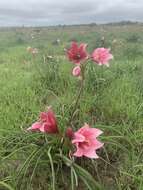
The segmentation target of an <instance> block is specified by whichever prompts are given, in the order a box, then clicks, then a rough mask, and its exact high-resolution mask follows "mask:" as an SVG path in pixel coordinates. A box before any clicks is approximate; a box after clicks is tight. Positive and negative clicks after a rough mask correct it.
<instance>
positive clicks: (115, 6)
mask: <svg viewBox="0 0 143 190" xmlns="http://www.w3.org/2000/svg"><path fill="white" fill-rule="evenodd" d="M121 20H132V21H143V0H0V26H7V25H8V26H14V25H16V26H17V25H20V26H21V25H27V26H30V25H34V26H38V25H57V24H82V23H91V22H96V23H106V22H114V21H121Z"/></svg>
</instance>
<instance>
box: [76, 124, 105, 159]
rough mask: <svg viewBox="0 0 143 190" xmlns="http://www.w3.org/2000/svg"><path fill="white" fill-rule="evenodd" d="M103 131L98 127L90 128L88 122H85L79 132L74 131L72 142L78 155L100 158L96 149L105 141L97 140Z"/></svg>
mask: <svg viewBox="0 0 143 190" xmlns="http://www.w3.org/2000/svg"><path fill="white" fill-rule="evenodd" d="M101 134H102V131H101V130H99V129H96V128H90V126H89V125H88V124H86V123H85V124H84V126H83V127H82V128H80V129H79V130H78V131H77V132H75V133H74V138H73V140H72V143H73V144H74V145H75V146H76V149H77V150H76V152H75V153H74V154H73V155H74V156H76V157H82V156H86V157H88V158H98V155H97V154H96V150H97V149H99V148H101V147H102V146H103V143H101V142H100V141H98V140H97V137H98V136H99V135H101Z"/></svg>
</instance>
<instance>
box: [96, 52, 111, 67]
mask: <svg viewBox="0 0 143 190" xmlns="http://www.w3.org/2000/svg"><path fill="white" fill-rule="evenodd" d="M92 59H93V61H95V62H96V63H97V64H99V65H106V66H109V63H108V62H109V61H110V60H111V59H113V55H112V54H111V53H110V49H107V48H97V49H95V50H94V51H93V53H92Z"/></svg>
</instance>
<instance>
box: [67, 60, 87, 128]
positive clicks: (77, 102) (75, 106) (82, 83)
mask: <svg viewBox="0 0 143 190" xmlns="http://www.w3.org/2000/svg"><path fill="white" fill-rule="evenodd" d="M85 66H86V65H85V63H84V64H81V81H80V89H79V91H78V94H77V98H76V100H75V103H74V107H73V110H72V113H71V117H70V119H69V125H71V122H72V120H73V118H74V113H75V111H76V110H77V107H78V105H79V101H80V98H81V95H82V92H83V88H84V80H85Z"/></svg>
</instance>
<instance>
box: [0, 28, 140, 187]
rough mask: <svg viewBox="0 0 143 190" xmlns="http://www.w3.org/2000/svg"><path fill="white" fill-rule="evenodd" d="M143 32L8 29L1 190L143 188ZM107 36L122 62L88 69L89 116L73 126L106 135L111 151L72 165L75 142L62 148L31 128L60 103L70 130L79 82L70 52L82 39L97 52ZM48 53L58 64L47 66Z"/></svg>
mask: <svg viewBox="0 0 143 190" xmlns="http://www.w3.org/2000/svg"><path fill="white" fill-rule="evenodd" d="M129 31H130V34H129ZM141 31H142V26H140V25H133V26H126V27H122V26H120V27H119V26H116V27H115V26H110V27H109V26H94V27H93V26H92V27H91V26H79V27H74V26H73V27H65V28H62V27H59V28H50V29H48V28H40V29H39V30H38V31H37V30H36V29H35V28H26V29H25V28H13V29H1V30H0V34H1V37H0V44H1V46H0V87H1V90H0V113H1V114H0V181H1V182H0V188H2V189H4V188H5V189H10V190H11V189H16V190H23V189H26V190H32V189H34V190H36V189H37V190H40V189H41V190H45V189H49V190H51V189H52V190H54V189H59V190H60V189H61V190H63V189H72V190H74V189H79V190H80V189H85V190H86V189H89V190H90V189H91V190H95V189H96V188H97V189H99V190H101V189H105V190H106V189H107V190H109V189H110V190H112V189H113V190H116V189H117V190H123V189H125V190H142V189H143V180H142V179H143V151H142V145H143V140H142V139H143V129H142V124H143V117H142V116H143V100H142V97H143V87H142V82H143V79H142V71H143V65H142V56H143V45H142V43H141V41H142V40H143V39H142V33H141ZM31 34H34V39H32V38H31ZM102 36H105V42H106V43H105V45H106V46H107V47H111V48H112V51H113V54H114V61H113V62H112V63H111V66H110V67H109V68H106V67H98V66H97V65H91V63H89V64H88V66H87V73H86V83H85V91H84V94H83V95H82V97H81V103H80V109H81V110H82V111H80V112H79V110H77V117H76V119H75V120H74V121H73V124H74V125H75V126H76V127H77V128H78V127H81V126H82V125H83V123H84V122H88V123H90V124H91V125H92V126H95V127H98V128H100V129H102V130H103V131H104V134H103V135H102V137H101V139H102V141H103V142H104V143H105V146H104V148H103V149H102V150H101V151H100V152H99V155H100V156H101V158H100V159H98V160H95V161H94V160H88V159H79V160H78V159H77V160H76V161H75V162H72V161H71V160H70V159H69V158H68V149H67V146H69V142H66V143H67V144H66V145H65V146H64V147H62V149H61V147H60V139H59V138H58V137H55V138H51V137H50V136H48V137H45V136H43V135H39V134H31V133H30V134H29V133H26V132H25V129H26V128H27V127H29V126H30V125H31V124H32V123H33V121H35V120H36V119H37V115H38V114H39V112H40V111H43V110H44V109H45V107H46V106H48V105H52V106H53V109H54V111H55V112H56V114H57V118H58V122H59V127H60V128H61V130H65V127H66V125H67V120H68V118H69V115H70V112H71V106H72V105H73V101H74V100H75V97H76V91H77V90H78V88H79V84H78V80H77V79H75V78H74V77H72V76H71V68H72V64H71V63H69V62H68V60H66V59H65V57H64V47H67V46H68V45H69V43H70V41H71V40H72V39H76V40H78V41H79V42H81V41H82V42H86V43H89V45H90V47H89V51H92V49H93V48H95V47H96V46H100V45H101V37H102ZM57 38H60V40H61V42H60V44H59V45H57V44H55V40H56V39H57ZM114 39H116V43H115V44H113V43H112V41H113V40H114ZM138 39H140V40H138ZM29 45H30V46H33V47H37V48H39V51H40V52H39V55H37V57H36V58H32V57H31V56H30V55H29V54H28V53H27V52H26V48H27V46H29ZM43 55H45V56H48V55H52V56H53V59H51V60H49V59H46V61H45V62H44V60H43ZM47 138H48V140H47V141H46V142H47V144H45V145H44V142H43V139H45V140H46V139H47ZM57 149H58V150H59V149H60V151H57ZM67 176H68V177H67ZM83 184H84V185H83ZM77 185H78V187H77Z"/></svg>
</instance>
